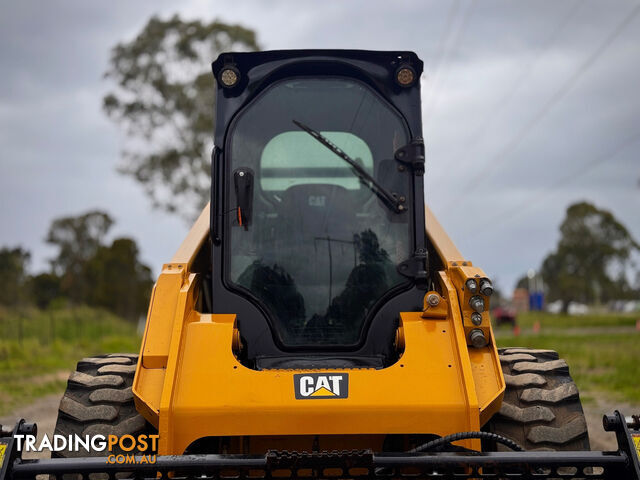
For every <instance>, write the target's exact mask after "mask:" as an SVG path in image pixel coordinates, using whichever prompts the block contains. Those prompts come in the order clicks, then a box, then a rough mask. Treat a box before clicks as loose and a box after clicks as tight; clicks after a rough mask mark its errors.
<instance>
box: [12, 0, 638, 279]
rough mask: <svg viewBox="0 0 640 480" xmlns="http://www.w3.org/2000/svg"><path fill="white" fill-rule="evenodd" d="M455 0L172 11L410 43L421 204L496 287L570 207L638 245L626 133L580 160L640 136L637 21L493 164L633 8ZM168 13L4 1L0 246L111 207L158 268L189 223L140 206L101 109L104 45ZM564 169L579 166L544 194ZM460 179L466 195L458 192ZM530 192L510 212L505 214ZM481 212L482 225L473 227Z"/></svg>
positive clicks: (550, 236)
mask: <svg viewBox="0 0 640 480" xmlns="http://www.w3.org/2000/svg"><path fill="white" fill-rule="evenodd" d="M455 5H456V3H455V2H454V1H449V2H443V1H436V0H432V1H428V2H424V1H418V0H414V1H399V2H387V1H365V0H357V1H350V2H324V3H323V4H318V3H312V2H308V3H306V2H293V1H285V0H279V1H276V2H270V3H269V4H267V3H265V2H260V1H257V0H254V1H244V2H237V1H230V0H223V1H217V2H215V3H214V2H210V1H204V0H191V1H186V2H181V3H180V7H179V8H178V9H177V11H178V12H179V13H180V14H181V15H182V16H183V17H186V18H204V19H212V18H220V19H222V20H224V21H227V22H239V23H242V24H244V25H246V26H249V27H251V28H254V29H255V30H256V31H257V33H258V38H259V41H260V42H261V44H262V45H263V46H264V47H265V48H268V49H275V48H365V49H385V50H390V49H406V50H415V51H416V52H417V53H418V54H419V56H420V57H421V58H423V60H424V61H425V65H426V71H425V74H424V77H423V79H422V85H423V89H424V90H423V97H424V99H425V102H424V105H423V106H424V107H425V108H426V107H429V108H428V111H425V117H424V124H425V132H424V133H425V138H426V142H427V145H428V170H427V177H426V194H427V200H428V202H429V204H430V205H431V207H432V208H433V209H434V211H435V212H436V214H438V215H439V217H440V220H441V222H442V223H443V225H444V226H445V227H446V229H447V230H448V232H449V234H450V236H451V237H452V238H453V240H454V242H456V243H457V244H458V245H459V247H460V249H461V250H462V251H463V253H464V254H465V255H466V256H467V257H468V258H469V259H471V260H472V261H473V262H474V264H477V265H480V266H482V267H483V268H484V269H485V270H486V271H487V272H488V273H490V274H492V275H495V276H497V277H499V278H500V282H501V284H502V285H503V286H504V287H510V286H511V285H512V284H513V282H514V281H515V279H516V278H517V277H518V276H520V275H521V274H522V273H524V272H526V270H527V269H529V268H532V267H534V268H535V267H537V266H538V265H539V264H540V262H541V260H542V258H543V256H544V254H545V253H546V252H548V251H550V250H551V249H552V248H553V247H554V242H555V241H556V239H557V227H558V225H559V223H560V222H561V220H562V217H563V213H564V210H565V208H566V206H567V205H568V204H570V203H571V202H573V201H579V200H583V199H587V200H590V201H593V202H595V203H596V204H597V205H598V206H601V207H606V208H608V209H610V210H611V211H613V212H614V214H615V215H616V216H618V217H619V218H620V219H621V220H622V221H623V223H625V224H626V225H627V226H628V227H629V228H630V230H631V231H632V232H633V234H634V235H635V237H636V238H639V239H640V222H639V221H638V218H639V217H638V214H637V209H638V194H639V193H640V189H639V188H638V179H639V178H640V170H639V168H638V165H639V163H638V160H637V159H638V156H639V153H640V142H636V143H634V144H632V145H629V146H628V148H626V149H625V150H624V151H621V152H620V153H619V154H618V155H616V156H615V157H612V158H610V159H607V160H606V161H605V162H603V163H602V164H600V165H597V166H595V167H593V168H592V169H591V170H589V171H587V172H582V170H581V166H584V165H586V164H588V163H589V162H590V161H591V159H594V158H598V156H601V155H603V154H605V153H606V152H607V151H611V150H613V149H615V147H616V145H618V144H619V143H620V142H622V141H624V139H625V138H628V137H629V136H630V135H632V134H633V132H634V130H636V129H640V127H639V125H640V122H638V120H639V118H640V96H639V95H637V85H640V66H639V64H638V62H637V55H638V48H637V45H638V44H640V28H638V23H639V20H638V19H637V18H636V19H634V20H633V21H632V23H631V24H630V25H628V26H627V27H626V28H625V29H624V31H623V32H622V33H621V34H620V36H619V37H618V38H617V39H616V40H615V41H614V42H613V43H612V44H611V45H610V46H609V48H607V50H606V51H605V52H604V53H603V55H602V56H601V57H600V58H599V59H598V61H597V62H596V63H594V64H593V65H592V66H591V67H590V68H589V69H588V70H587V71H585V73H584V74H583V75H581V76H580V77H579V78H578V79H577V81H576V82H575V85H574V86H573V87H572V88H571V91H570V92H568V93H567V94H566V95H565V96H564V97H563V98H562V99H561V100H560V101H558V102H557V103H556V104H554V105H553V107H552V108H550V109H549V111H548V112H547V113H546V114H545V115H544V118H542V119H541V120H540V121H539V122H537V123H536V124H535V126H534V127H533V128H531V129H530V131H527V132H526V135H525V136H524V137H523V139H522V141H521V142H519V143H518V145H517V148H514V149H513V151H510V153H509V155H508V158H506V159H505V160H504V161H503V162H502V163H500V164H498V165H494V164H492V162H493V161H494V159H495V158H496V155H497V154H498V153H499V152H500V151H501V150H503V149H504V148H505V147H506V146H507V145H509V142H511V141H513V139H514V137H515V136H516V135H518V132H519V131H520V130H521V129H522V128H523V126H525V125H527V123H528V122H530V121H531V119H532V118H533V117H534V116H535V115H536V112H538V111H539V110H540V108H541V107H542V106H543V105H544V104H545V102H547V101H548V100H549V99H550V98H551V97H552V95H554V92H556V91H557V90H558V88H560V86H561V85H562V84H563V83H564V82H566V81H567V80H568V79H569V78H570V77H571V75H572V74H573V73H574V72H575V71H576V69H577V68H579V66H580V65H581V63H582V62H584V60H585V59H586V58H588V56H589V55H591V54H592V52H594V51H595V49H596V48H597V47H598V45H600V44H601V43H602V41H603V40H604V39H605V38H606V36H607V35H609V34H610V33H611V32H612V31H613V29H614V28H615V27H616V25H618V24H619V23H620V22H621V21H622V19H623V18H625V16H626V15H628V14H629V12H630V11H631V9H632V8H633V7H634V5H635V4H634V3H633V2H632V1H618V2H599V1H591V0H587V1H580V2H557V1H551V0H544V1H537V2H509V1H506V0H503V1H497V0H495V1H494V0H490V1H485V0H483V1H482V2H480V1H477V2H471V1H470V0H460V1H459V2H458V3H457V7H456V6H455ZM175 11H176V4H175V3H171V2H168V1H163V2H155V1H151V0H147V1H141V2H126V1H124V0H118V1H115V2H108V3H105V2H102V3H87V2H82V1H71V2H5V3H3V4H2V6H1V7H0V65H1V67H2V72H3V74H2V76H1V77H0V147H1V150H0V152H1V153H0V169H1V170H0V203H1V204H2V206H3V207H2V209H1V211H0V221H2V224H3V228H2V230H0V244H2V245H6V244H9V245H12V244H17V243H21V244H24V245H26V246H27V247H28V248H29V249H31V250H32V251H33V254H34V255H33V256H34V267H35V268H43V267H45V266H46V258H47V256H49V255H50V254H51V252H50V251H49V250H47V248H46V247H45V246H44V245H43V242H42V238H43V237H44V235H45V233H46V229H47V227H48V225H49V223H50V221H51V220H52V219H53V218H55V217H57V216H61V215H67V214H74V213H79V212H81V211H84V210H86V209H88V208H96V207H97V208H103V209H105V210H107V211H109V212H110V213H112V214H113V215H114V217H115V218H116V220H117V222H118V224H117V225H118V226H117V232H115V233H117V234H127V235H133V236H134V237H135V238H136V239H137V240H138V242H139V244H140V247H141V250H142V254H143V258H144V259H145V260H146V261H147V262H148V263H150V264H151V265H152V266H153V267H154V269H155V271H156V272H157V271H158V269H159V267H160V265H161V264H162V263H163V262H166V261H167V260H168V259H169V258H170V257H171V255H172V253H173V250H175V248H176V247H177V246H178V245H179V243H180V241H181V239H182V237H183V236H184V234H185V233H186V229H187V226H186V225H185V224H184V222H182V221H180V220H177V219H175V218H172V217H169V216H167V215H166V214H164V213H161V212H157V211H152V210H151V209H150V202H149V201H148V200H147V198H146V197H145V196H144V194H143V193H142V191H141V189H140V188H139V187H138V186H137V185H136V184H134V182H132V181H131V180H130V179H128V178H125V177H122V176H121V175H119V174H117V173H116V172H115V167H116V165H117V164H118V163H119V162H120V159H119V150H120V149H121V145H122V141H123V138H122V134H121V132H119V131H118V130H117V129H116V128H115V127H114V126H113V125H112V124H111V123H110V122H109V121H108V120H107V119H106V118H105V117H104V115H103V113H102V112H101V107H100V105H101V97H102V95H103V94H104V92H105V91H106V90H107V87H108V82H106V81H105V80H104V79H103V78H102V74H103V72H104V70H105V69H106V66H107V62H108V58H109V51H110V48H111V47H113V46H114V45H115V44H116V43H117V42H120V41H126V40H130V39H131V38H133V36H134V35H135V34H136V33H137V32H138V31H139V30H140V29H141V28H142V26H143V25H144V24H145V23H146V21H147V20H148V18H149V17H150V16H151V15H153V14H159V15H162V16H165V17H166V16H169V15H171V14H173V13H175ZM454 13H455V15H454ZM449 15H451V18H452V21H451V24H450V28H449V29H448V30H447V29H446V28H445V27H446V19H447V17H448V16H449ZM465 17H466V18H467V20H466V21H464V20H463V19H464V18H465ZM563 19H564V20H563ZM563 22H564V23H563ZM554 32H555V33H554ZM551 40H553V41H551ZM545 46H546V48H545ZM438 59H442V61H440V62H438ZM523 72H524V73H523ZM515 87H517V88H515ZM510 92H511V93H510ZM427 99H428V100H427ZM572 172H578V173H579V175H576V176H575V178H573V177H572V178H570V179H569V180H568V181H567V182H565V183H563V184H562V185H559V186H558V187H555V188H553V189H551V190H550V185H553V183H554V181H556V180H557V179H558V178H563V177H566V176H567V175H569V176H571V175H572ZM470 179H474V186H473V188H469V189H463V185H465V184H466V183H468V182H469V181H470ZM528 199H529V202H530V205H531V206H527V207H526V208H523V209H522V212H521V213H516V214H513V213H511V214H509V215H508V216H503V215H504V214H505V212H506V213H508V212H509V211H510V210H513V206H514V205H518V204H519V203H522V202H527V201H528ZM527 205H529V204H528V203H527ZM501 212H502V214H501ZM482 218H487V219H489V218H493V220H492V221H491V223H489V224H485V225H478V219H482Z"/></svg>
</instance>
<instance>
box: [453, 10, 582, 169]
mask: <svg viewBox="0 0 640 480" xmlns="http://www.w3.org/2000/svg"><path fill="white" fill-rule="evenodd" d="M583 4H584V0H576V1H575V2H574V3H573V5H572V6H571V8H569V10H568V11H567V12H566V14H565V15H564V16H562V18H561V19H560V22H558V24H557V25H556V27H555V28H554V29H553V31H552V33H551V34H550V35H549V36H548V37H547V38H546V40H545V41H544V42H543V44H542V48H541V49H540V50H539V51H538V54H537V55H536V56H535V58H534V59H533V60H532V61H530V62H528V63H527V65H526V66H525V68H523V69H522V70H521V72H520V74H519V75H518V77H517V78H516V80H515V82H513V84H512V85H511V88H510V89H509V90H508V92H507V94H506V95H504V96H503V97H502V98H501V99H500V101H499V102H496V103H495V106H494V107H493V108H492V109H491V110H490V113H489V115H487V116H486V117H485V118H484V119H483V120H482V121H481V122H479V123H478V126H477V127H476V128H475V129H474V131H473V133H472V134H471V135H470V136H469V138H468V139H467V141H465V142H462V145H464V147H465V148H466V149H467V150H468V148H469V146H470V145H476V144H477V143H478V141H479V139H480V138H481V137H482V136H483V135H484V133H485V131H486V130H487V128H489V126H491V125H492V124H493V122H494V120H495V119H496V117H498V116H499V114H500V113H502V111H503V110H505V108H506V107H507V106H508V105H510V104H511V101H512V100H513V97H514V95H515V94H516V92H517V91H518V90H519V89H520V87H521V86H522V85H524V83H525V81H526V80H527V78H529V77H530V76H531V72H533V70H534V69H535V67H536V65H537V64H538V62H539V61H540V60H541V59H542V58H543V57H544V55H545V54H546V52H547V50H548V49H549V48H550V47H551V45H553V44H554V43H555V41H556V39H557V38H558V35H560V33H562V32H563V31H564V30H565V28H566V27H567V25H568V23H569V21H570V20H571V19H572V18H573V17H574V16H575V14H576V13H577V12H578V10H579V9H580V7H582V5H583ZM471 159H472V157H471V156H469V155H465V156H464V157H463V160H462V161H461V162H459V164H464V163H467V162H468V161H470V160H471Z"/></svg>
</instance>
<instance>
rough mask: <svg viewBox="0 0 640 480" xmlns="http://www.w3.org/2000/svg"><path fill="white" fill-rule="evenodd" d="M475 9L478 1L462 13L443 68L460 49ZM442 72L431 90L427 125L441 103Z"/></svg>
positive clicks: (447, 50) (442, 62)
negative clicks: (451, 54)
mask: <svg viewBox="0 0 640 480" xmlns="http://www.w3.org/2000/svg"><path fill="white" fill-rule="evenodd" d="M475 7H476V0H470V1H469V3H468V4H467V8H466V9H465V10H464V12H463V13H462V17H461V20H460V22H459V23H458V27H457V28H456V30H455V32H454V33H453V35H452V36H451V44H450V45H449V47H448V48H447V49H446V50H445V51H444V54H443V56H442V59H441V64H442V65H443V68H446V67H447V65H448V64H447V61H446V59H447V58H448V57H449V54H450V53H451V52H454V51H456V49H457V48H458V43H459V42H460V33H461V32H462V31H464V30H465V29H466V27H467V23H468V22H469V18H470V17H471V14H472V13H473V11H474V10H475ZM441 71H442V69H440V68H439V69H438V71H437V72H436V75H435V76H434V79H433V84H432V88H431V95H430V96H429V101H428V102H427V104H426V107H425V108H424V113H425V119H426V120H425V121H426V123H428V122H429V121H430V120H431V118H432V117H433V115H432V114H430V113H432V112H434V111H435V110H436V107H437V106H438V103H439V95H438V94H437V93H436V92H437V90H438V87H439V85H440V82H439V79H440V72H441Z"/></svg>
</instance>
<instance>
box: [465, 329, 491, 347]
mask: <svg viewBox="0 0 640 480" xmlns="http://www.w3.org/2000/svg"><path fill="white" fill-rule="evenodd" d="M469 340H470V341H471V345H473V346H474V347H476V348H482V347H486V346H487V339H486V337H485V336H484V333H482V330H480V329H476V330H471V333H470V334H469Z"/></svg>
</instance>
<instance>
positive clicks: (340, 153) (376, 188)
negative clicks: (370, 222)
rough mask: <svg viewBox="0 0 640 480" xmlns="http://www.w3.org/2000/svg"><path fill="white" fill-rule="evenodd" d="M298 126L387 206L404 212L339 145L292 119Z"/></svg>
mask: <svg viewBox="0 0 640 480" xmlns="http://www.w3.org/2000/svg"><path fill="white" fill-rule="evenodd" d="M293 123H295V124H296V125H297V126H298V127H300V128H301V129H302V130H304V131H305V132H307V133H308V134H309V135H311V136H312V137H313V138H315V139H316V140H318V141H319V142H320V143H321V144H323V145H324V146H325V147H327V148H328V149H329V150H331V151H332V152H333V153H335V154H336V155H337V156H338V157H340V158H341V159H343V160H344V161H345V162H347V163H348V164H349V165H351V167H352V170H353V173H354V174H355V175H356V176H357V177H358V178H359V179H360V180H361V181H362V183H364V184H365V185H366V186H367V187H368V188H369V189H370V190H371V191H372V192H373V193H375V194H376V195H377V196H378V197H379V198H380V199H381V200H382V201H383V203H384V204H385V205H387V207H389V208H390V209H391V210H393V211H394V212H398V213H399V212H404V211H405V210H406V209H407V208H406V207H405V206H404V205H403V204H402V202H400V201H399V200H398V198H397V197H396V196H395V195H393V194H392V193H390V192H389V191H388V190H387V189H385V188H384V187H383V186H382V185H380V184H379V183H378V182H377V181H376V179H375V178H373V177H372V176H371V175H369V172H367V171H366V170H365V169H364V168H363V167H362V166H361V165H360V164H359V163H358V162H356V161H355V160H354V159H353V158H351V157H350V156H349V155H347V154H346V153H345V152H344V151H343V150H342V149H341V148H340V147H338V146H337V145H336V144H335V143H333V142H332V141H331V140H329V139H328V138H327V137H325V136H324V135H322V134H321V133H320V132H318V131H316V130H314V129H313V128H311V127H308V126H307V125H305V124H304V123H302V122H298V121H297V120H293Z"/></svg>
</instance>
